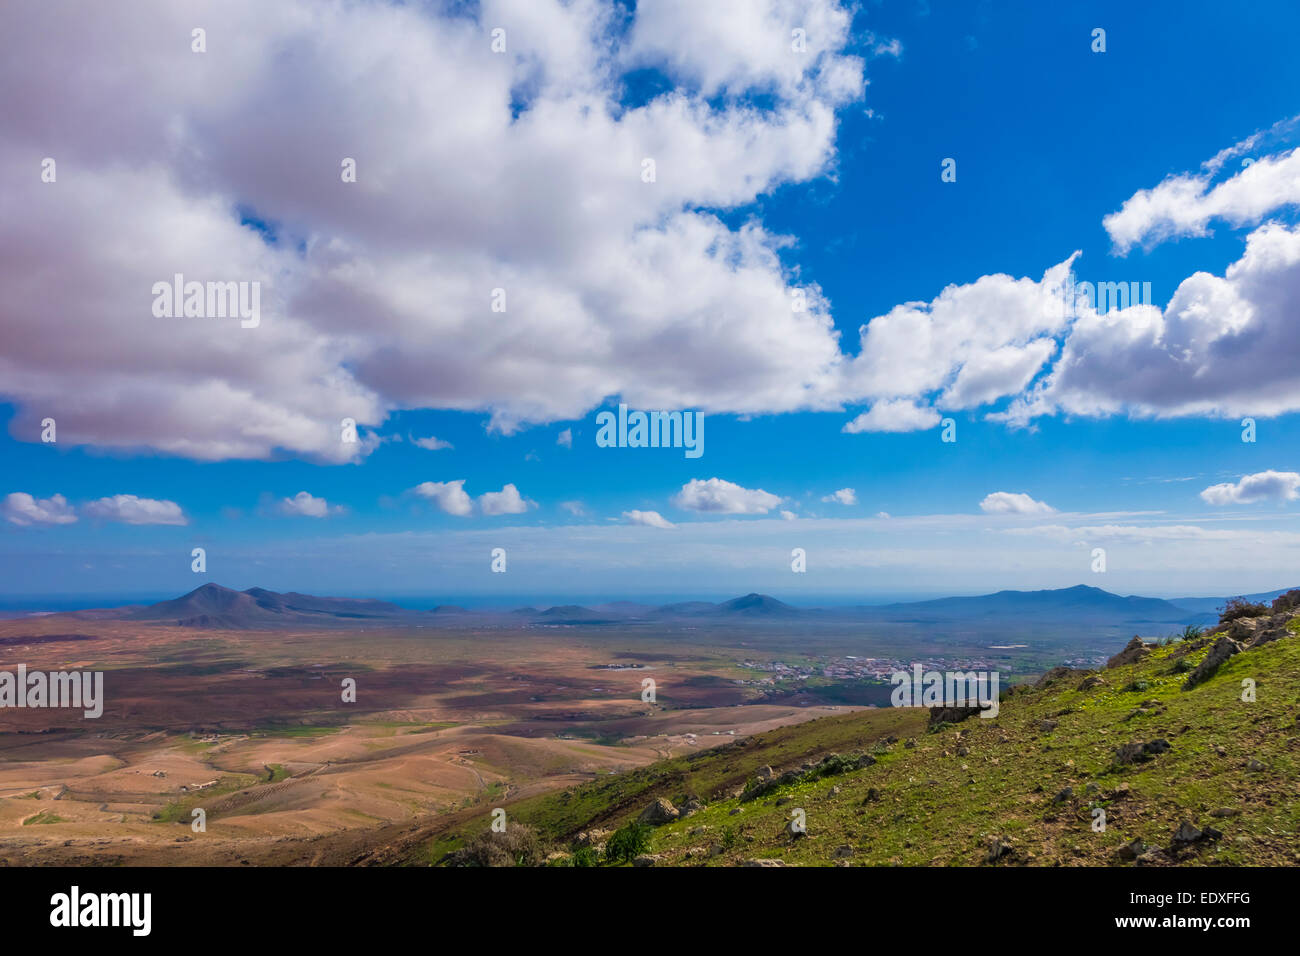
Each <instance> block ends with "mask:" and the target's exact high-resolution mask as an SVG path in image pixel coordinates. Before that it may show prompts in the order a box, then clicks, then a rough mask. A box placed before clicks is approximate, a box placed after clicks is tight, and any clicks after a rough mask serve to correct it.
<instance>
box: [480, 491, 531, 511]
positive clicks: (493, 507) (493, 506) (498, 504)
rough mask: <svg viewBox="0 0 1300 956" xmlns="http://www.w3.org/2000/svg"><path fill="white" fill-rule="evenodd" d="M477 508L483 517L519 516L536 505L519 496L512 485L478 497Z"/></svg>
mask: <svg viewBox="0 0 1300 956" xmlns="http://www.w3.org/2000/svg"><path fill="white" fill-rule="evenodd" d="M478 506H479V508H480V509H481V510H482V512H483V513H484V514H485V515H521V514H523V513H524V512H525V511H527V510H528V509H529V508H530V507H536V503H535V502H532V501H528V500H526V499H525V498H524V497H523V496H521V495H520V494H519V489H518V488H516V487H515V486H514V485H506V486H505V487H504V488H502V489H501V490H500V491H487V492H484V493H483V494H481V495H479V498H478Z"/></svg>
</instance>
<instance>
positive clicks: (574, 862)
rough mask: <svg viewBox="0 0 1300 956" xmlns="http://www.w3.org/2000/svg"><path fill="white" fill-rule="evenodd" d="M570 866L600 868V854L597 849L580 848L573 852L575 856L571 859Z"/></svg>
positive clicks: (589, 847)
mask: <svg viewBox="0 0 1300 956" xmlns="http://www.w3.org/2000/svg"><path fill="white" fill-rule="evenodd" d="M569 865H570V866H599V865H600V854H599V853H597V852H596V848H595V847H591V846H580V847H578V849H576V850H574V851H573V856H571V857H570V858H569Z"/></svg>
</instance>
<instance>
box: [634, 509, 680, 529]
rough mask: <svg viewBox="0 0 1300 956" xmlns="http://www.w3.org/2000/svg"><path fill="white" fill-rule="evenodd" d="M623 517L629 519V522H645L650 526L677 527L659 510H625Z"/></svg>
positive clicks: (644, 523)
mask: <svg viewBox="0 0 1300 956" xmlns="http://www.w3.org/2000/svg"><path fill="white" fill-rule="evenodd" d="M623 517H624V518H626V519H627V520H628V523H629V524H643V525H646V526H647V527H650V528H675V527H677V525H675V524H673V523H672V522H671V521H669V520H668V519H667V518H665V517H664V516H663V515H661V514H660V513H659V512H657V511H637V510H635V509H633V510H632V511H624V512H623Z"/></svg>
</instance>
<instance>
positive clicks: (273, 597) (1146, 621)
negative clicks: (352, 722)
mask: <svg viewBox="0 0 1300 956" xmlns="http://www.w3.org/2000/svg"><path fill="white" fill-rule="evenodd" d="M1280 593H1283V592H1281V591H1275V592H1269V593H1268V594H1267V595H1248V597H1250V598H1251V599H1259V600H1265V599H1271V598H1272V597H1274V596H1276V595H1277V594H1280ZM1225 600H1226V599H1224V598H1183V599H1179V600H1177V601H1166V600H1162V599H1160V598H1148V597H1140V596H1137V595H1129V596H1127V597H1125V596H1121V595H1118V594H1112V593H1111V592H1109V591H1103V590H1102V589H1101V588H1096V587H1089V586H1087V585H1082V584H1080V585H1077V586H1075V587H1071V588H1059V589H1056V590H1045V591H998V592H996V593H994V594H982V595H978V596H975V597H950V598H940V599H937V600H932V601H913V602H908V603H900V604H886V605H859V606H857V607H833V608H799V607H794V606H792V605H789V604H786V603H785V602H784V601H780V600H777V599H776V598H774V597H772V596H770V595H767V594H756V593H751V594H746V595H744V596H743V597H738V598H732V599H731V600H729V601H722V602H720V603H713V602H710V601H684V602H679V603H675V604H664V605H660V606H658V607H652V606H650V605H645V604H637V603H634V602H630V601H612V602H609V603H606V604H599V605H596V606H595V607H584V606H581V605H577V604H562V605H557V606H554V607H548V608H545V609H542V608H535V607H522V608H516V609H514V610H512V611H500V610H473V609H466V608H463V607H456V606H453V605H440V606H438V607H436V608H434V609H433V610H432V611H414V610H411V609H409V608H404V607H401V606H400V605H397V604H392V603H390V602H388V601H372V600H363V599H357V598H334V597H318V596H315V595H311V594H300V593H298V592H296V591H290V592H287V593H279V592H276V591H270V590H267V589H266V588H249V589H248V590H246V591H236V590H233V589H232V588H226V587H222V586H221V585H219V584H205V585H203V586H202V587H199V588H195V589H194V590H193V591H190V592H189V593H188V594H184V595H182V596H180V597H178V598H173V599H172V600H169V601H161V602H159V603H157V604H151V605H148V606H146V607H140V606H130V607H119V608H109V609H102V608H101V609H96V610H87V611H75V612H71V613H70V614H69V617H73V618H77V619H80V620H122V621H140V622H145V623H147V622H156V623H166V624H172V625H179V626H182V627H200V628H225V629H231V630H256V629H263V628H278V627H348V626H355V625H359V624H365V625H371V626H393V627H400V626H415V625H421V624H423V625H427V624H428V623H429V622H430V620H431V618H437V619H439V620H440V622H446V623H448V624H450V625H454V626H479V625H493V626H510V627H518V626H521V625H522V626H531V625H565V626H591V627H598V626H609V625H618V624H633V623H637V622H640V623H643V624H644V623H652V622H660V623H664V624H670V623H672V622H674V621H681V622H698V623H708V624H711V625H713V624H716V625H718V626H727V625H729V624H730V625H733V626H741V625H743V626H746V627H758V626H768V625H770V626H773V627H777V626H780V625H783V624H787V623H792V622H796V621H797V622H799V623H800V624H805V623H806V624H808V625H813V624H817V623H819V622H821V623H829V624H835V625H839V626H843V625H845V624H856V623H862V624H884V623H888V624H900V625H907V626H917V625H919V626H921V627H924V626H925V625H927V624H936V625H950V624H952V623H954V622H960V623H962V624H963V626H965V627H967V628H968V629H969V628H974V629H977V630H978V629H982V628H983V629H987V628H988V627H990V626H996V627H998V628H1002V627H1006V628H1009V629H1013V630H1015V629H1019V630H1024V629H1035V628H1038V627H1040V626H1049V625H1050V626H1055V627H1058V628H1060V627H1066V626H1068V628H1069V629H1071V630H1073V631H1077V630H1079V629H1086V628H1093V627H1110V628H1118V627H1125V628H1128V627H1130V626H1131V627H1136V628H1143V629H1144V632H1146V633H1152V632H1156V631H1157V630H1159V629H1160V628H1163V629H1166V630H1167V629H1170V628H1172V629H1174V630H1178V629H1180V628H1181V626H1182V625H1184V624H1201V623H1206V622H1207V621H1208V620H1211V619H1213V617H1214V615H1213V613H1212V612H1213V610H1214V609H1215V608H1218V607H1220V606H1222V604H1223V603H1224V601H1225ZM1153 626H1158V627H1153Z"/></svg>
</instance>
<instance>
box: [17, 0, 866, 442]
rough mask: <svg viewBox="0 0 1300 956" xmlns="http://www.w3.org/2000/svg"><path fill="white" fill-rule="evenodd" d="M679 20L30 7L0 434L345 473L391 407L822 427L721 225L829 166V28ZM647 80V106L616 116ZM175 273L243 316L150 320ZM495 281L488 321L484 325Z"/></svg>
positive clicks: (799, 349) (829, 338)
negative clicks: (2, 430) (618, 403)
mask: <svg viewBox="0 0 1300 956" xmlns="http://www.w3.org/2000/svg"><path fill="white" fill-rule="evenodd" d="M686 6H687V7H689V9H690V12H689V15H688V16H689V21H690V23H691V29H690V30H688V31H682V30H681V29H680V23H681V22H682V21H680V20H677V19H676V17H677V16H679V15H680V7H681V5H680V4H674V3H669V2H658V3H656V2H645V3H640V4H637V5H636V7H635V8H633V9H626V10H624V9H623V8H620V7H618V6H616V5H613V4H605V3H595V2H590V0H579V2H573V3H559V2H554V0H539V2H536V3H519V2H510V0H485V2H484V3H482V4H479V5H471V6H468V7H465V6H462V5H454V6H453V7H451V8H446V9H444V8H443V7H442V6H440V5H428V4H382V3H366V4H336V5H335V4H330V5H321V4H315V3H311V2H309V0H286V2H284V3H282V4H276V5H275V7H274V9H270V8H268V7H267V6H266V5H265V4H263V3H260V2H256V0H222V2H208V3H203V2H199V3H194V4H187V5H185V6H184V7H183V8H182V7H178V6H176V5H175V4H167V3H157V4H154V5H151V6H150V8H149V13H148V15H147V16H139V17H120V16H117V15H115V14H114V12H113V11H112V10H110V9H108V8H106V7H103V6H102V5H91V6H90V7H88V8H86V9H84V10H83V9H78V10H77V14H76V16H77V22H78V29H76V30H68V29H67V28H66V26H67V22H68V21H67V16H68V14H67V12H66V8H64V6H63V5H62V4H59V3H49V4H31V5H24V6H23V7H22V9H21V12H20V13H16V14H15V16H13V17H11V18H10V19H9V22H8V23H7V24H6V27H7V28H6V30H5V31H3V34H0V83H3V85H4V88H5V89H6V90H9V91H11V92H12V93H13V96H12V97H11V99H13V100H14V101H15V102H20V103H27V104H29V106H27V107H24V108H20V109H14V110H10V111H8V112H7V113H6V116H5V120H4V133H5V135H4V137H3V140H2V142H0V176H2V177H3V181H4V182H5V183H6V184H7V185H6V187H5V200H6V215H5V217H4V224H3V227H2V228H0V263H3V266H0V281H3V284H4V287H5V298H4V302H3V303H0V326H2V327H3V330H4V337H5V350H4V354H3V356H0V382H3V383H4V384H3V386H2V387H0V391H2V392H3V395H4V397H5V398H6V399H7V400H9V401H12V402H13V403H15V404H16V406H17V413H16V415H15V417H14V418H13V420H12V424H11V430H12V433H13V434H14V436H15V437H17V438H19V439H25V440H33V441H34V440H35V437H34V436H36V435H38V434H39V428H38V424H39V419H40V417H42V416H44V415H47V414H54V415H55V416H56V417H57V419H58V422H59V431H60V436H59V437H60V440H61V441H63V442H65V443H69V444H79V443H88V444H94V445H98V446H106V447H115V448H121V449H128V450H129V449H138V448H149V449H155V450H159V451H163V452H166V453H171V454H175V455H183V456H188V457H192V458H198V459H205V460H216V459H224V458H268V457H271V456H272V455H274V454H278V453H282V452H285V451H287V452H289V453H292V454H295V455H299V456H303V457H311V458H316V459H320V460H324V461H334V462H342V461H350V460H354V459H355V458H357V457H358V456H361V455H364V454H366V453H367V452H368V451H369V450H370V449H371V448H373V447H374V446H373V443H367V442H346V441H341V440H340V422H341V421H342V420H344V419H352V420H353V421H354V422H355V423H356V424H357V425H358V426H360V427H365V428H370V429H373V428H375V427H377V426H378V425H379V424H381V423H382V422H383V421H384V420H385V418H386V417H387V416H388V415H389V414H390V413H392V412H394V411H397V410H400V409H407V408H438V409H455V410H463V411H474V412H483V413H487V414H489V415H490V416H491V419H490V420H491V425H492V427H493V428H496V429H499V430H502V431H510V430H513V429H515V428H518V427H521V426H523V425H526V424H529V423H536V422H546V421H552V420H557V419H563V418H566V417H567V418H570V419H572V418H578V417H581V416H582V415H583V414H585V413H586V412H587V411H588V410H590V409H591V408H593V407H595V406H597V405H598V404H599V403H600V402H601V401H602V400H603V398H604V397H606V396H608V395H611V394H615V393H618V394H620V395H622V396H623V398H625V399H626V400H627V401H628V402H629V403H631V404H633V405H636V406H639V407H648V408H682V407H698V408H702V409H706V410H708V411H710V412H739V413H747V412H773V411H785V410H792V409H797V408H810V407H816V408H827V409H829V408H836V407H838V406H839V402H840V382H839V366H840V363H841V362H842V359H843V356H842V353H841V352H840V350H839V347H838V341H837V337H836V333H835V330H834V326H833V323H832V321H831V318H830V315H829V306H828V303H827V302H826V301H825V299H824V297H822V296H821V294H820V291H819V290H818V289H816V288H815V287H810V288H808V289H806V291H807V292H808V303H809V308H808V309H807V310H806V311H804V312H794V311H792V310H791V308H790V295H789V285H790V276H789V275H788V273H787V270H786V269H785V268H784V267H783V265H782V263H781V261H780V259H779V255H778V253H779V252H780V250H781V249H782V248H783V247H785V246H787V245H788V244H789V243H790V241H791V240H790V239H789V238H788V237H784V236H780V235H775V234H773V233H771V232H769V231H768V230H767V229H766V228H765V227H764V225H763V224H762V222H761V220H760V219H758V218H756V217H749V218H748V219H747V221H746V224H744V225H739V226H733V225H730V224H728V223H727V222H725V221H724V219H723V216H722V214H725V213H728V212H730V211H731V210H734V209H736V208H738V207H741V206H745V205H747V204H751V203H753V202H754V201H755V200H756V199H757V198H758V197H760V196H762V195H764V194H766V193H768V192H770V191H772V190H774V189H776V188H778V187H780V186H783V185H787V184H791V183H800V182H807V181H810V180H812V179H815V178H817V177H820V176H823V175H824V174H826V173H827V172H828V171H829V170H831V169H832V168H833V164H834V160H835V137H836V130H837V122H838V120H837V111H838V110H840V109H842V108H843V107H844V106H845V105H846V104H848V103H852V102H855V101H859V100H861V98H862V96H863V94H864V90H865V78H864V73H863V70H864V67H863V63H862V62H861V60H860V58H858V57H855V56H853V55H850V54H848V53H846V52H845V47H846V45H847V44H848V42H849V26H850V22H851V14H850V5H849V4H848V3H846V2H843V0H754V2H750V0H745V2H740V0H735V2H730V3H716V4H714V3H710V4H706V5H703V6H701V5H699V4H686ZM197 22H202V23H203V24H204V25H205V27H206V29H207V32H208V37H209V49H208V52H207V53H205V54H204V55H202V56H197V55H195V54H193V53H191V52H190V49H189V42H188V39H187V38H188V37H189V34H190V30H191V29H192V27H193V26H194V24H195V23H197ZM497 26H500V27H502V28H504V29H505V30H506V36H507V49H508V52H507V53H506V54H505V55H494V54H492V53H491V52H490V50H489V42H490V37H489V31H490V30H491V29H492V28H494V27H497ZM796 26H797V27H799V28H800V29H804V30H805V31H806V34H807V43H808V48H807V51H806V52H804V53H796V52H794V51H792V50H791V48H790V43H791V29H792V28H794V27H796ZM177 37H180V38H181V39H180V40H176V39H175V38H177ZM231 38H238V40H239V42H237V43H236V42H229V41H230V39H231ZM223 40H224V42H223ZM69 62H75V63H77V64H78V68H77V69H76V70H67V69H65V68H64V67H63V66H62V65H61V64H66V63H69ZM641 69H650V70H657V71H660V72H661V73H662V74H663V75H664V76H665V78H666V79H667V84H666V87H667V89H666V91H665V92H663V93H660V94H656V95H652V96H649V97H648V98H645V99H644V101H628V100H627V99H626V88H627V87H626V80H627V79H628V77H629V76H630V75H631V74H632V72H634V71H637V70H641ZM358 77H364V78H365V81H364V82H359V81H358V79H357V78H358ZM412 77H419V82H418V83H416V84H413V83H412V81H411V78H412ZM38 103H39V104H42V105H41V106H40V107H39V108H38V107H37V106H35V105H31V104H38ZM324 117H327V118H328V119H327V121H326V120H325V119H323V118H324ZM47 155H48V156H53V157H55V158H56V159H57V161H58V163H59V164H60V165H59V167H58V173H59V175H58V179H57V183H56V184H55V185H50V184H46V183H42V182H40V179H39V176H38V175H36V174H35V173H34V172H33V165H32V164H33V162H34V160H33V158H32V157H34V156H35V157H41V156H47ZM253 156H256V157H259V160H258V161H256V162H254V161H252V160H251V159H250V157H253ZM345 157H347V158H352V159H355V160H356V162H357V178H356V182H354V183H344V182H342V181H341V178H340V164H341V162H342V160H343V159H344V158H345ZM645 159H653V160H654V162H655V164H656V171H657V175H656V176H655V178H654V181H653V182H646V181H643V179H642V172H643V160H645ZM74 171H75V174H74ZM34 264H42V267H41V268H36V267H34ZM177 273H181V274H183V275H184V276H185V278H186V279H187V280H190V281H200V282H208V281H214V282H215V281H241V282H242V281H247V282H258V283H260V286H259V288H260V290H261V310H262V320H261V323H260V325H259V326H258V327H257V328H250V329H244V328H240V327H239V322H238V320H237V319H235V320H230V319H216V318H203V319H200V318H186V319H181V318H176V319H172V318H155V317H154V316H153V315H152V314H151V310H150V307H151V289H152V287H153V284H154V283H156V282H160V281H162V282H167V281H170V280H171V279H172V277H173V276H174V275H175V274H177ZM67 275H76V276H77V277H78V280H77V282H76V283H67V282H65V281H62V280H61V279H60V278H59V276H67ZM496 289H501V290H502V291H503V293H504V295H505V301H506V303H507V309H508V311H507V313H505V316H508V321H485V318H486V317H489V316H491V317H492V318H494V319H497V318H502V317H503V316H498V315H494V314H493V313H492V312H491V311H490V309H491V302H492V298H493V290H496ZM684 290H689V291H688V292H687V293H686V294H684ZM74 386H75V387H74Z"/></svg>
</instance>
